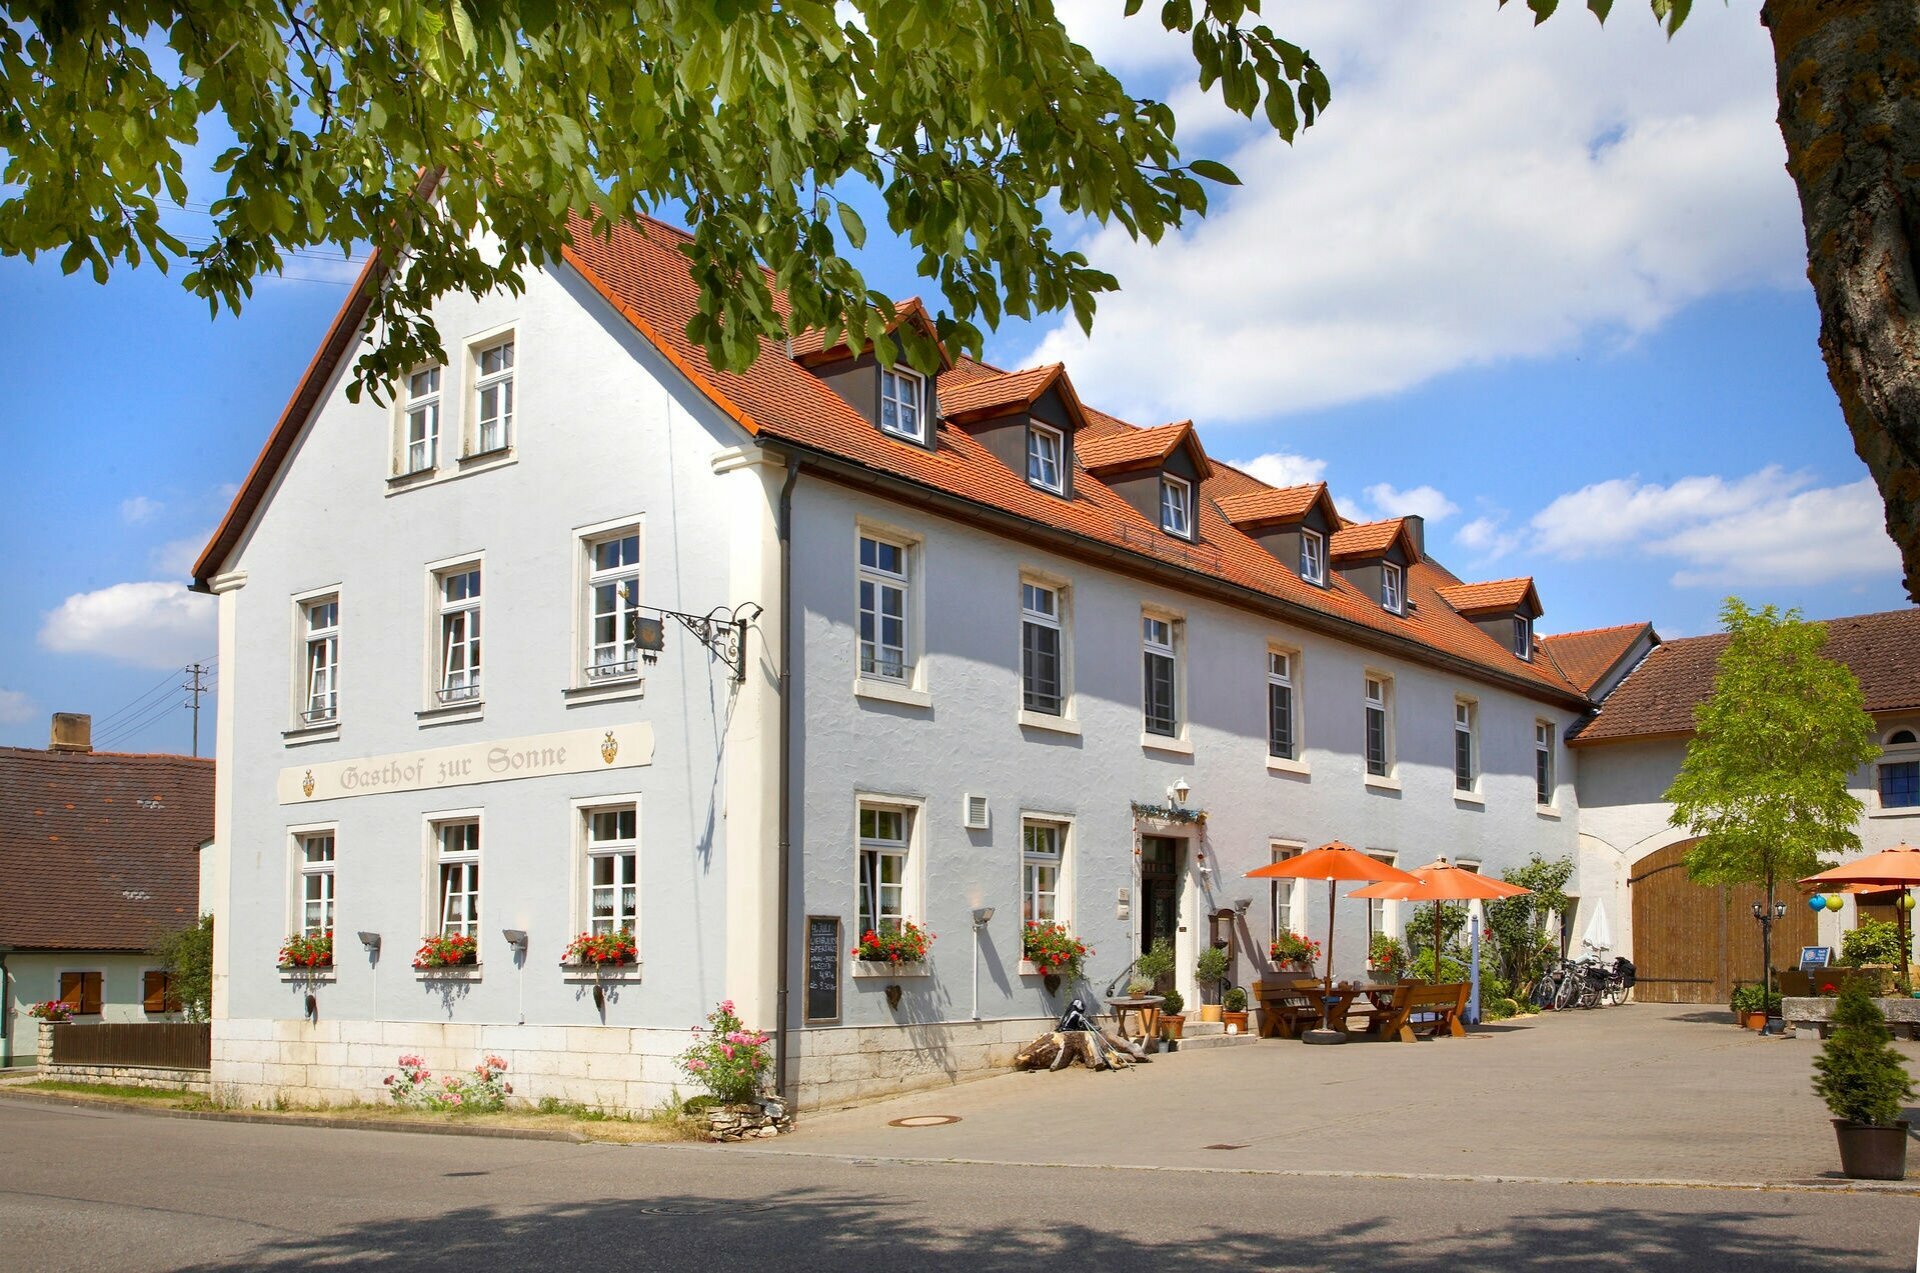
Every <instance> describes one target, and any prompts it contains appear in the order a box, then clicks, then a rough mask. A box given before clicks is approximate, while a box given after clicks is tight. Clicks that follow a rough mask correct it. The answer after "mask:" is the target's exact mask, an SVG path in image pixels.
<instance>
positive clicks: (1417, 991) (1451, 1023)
mask: <svg viewBox="0 0 1920 1273" xmlns="http://www.w3.org/2000/svg"><path fill="white" fill-rule="evenodd" d="M1467 989H1468V987H1467V983H1466V982H1464V981H1462V982H1453V983H1449V984H1443V985H1438V986H1429V985H1427V984H1426V983H1424V982H1419V981H1403V982H1401V983H1400V984H1399V986H1397V987H1395V989H1394V992H1393V998H1392V999H1391V1000H1390V1001H1389V1002H1388V1003H1386V1004H1385V1005H1384V1006H1382V1007H1380V1008H1378V1009H1376V1010H1375V1011H1374V1014H1373V1028H1372V1029H1371V1030H1370V1031H1368V1033H1369V1034H1371V1035H1372V1036H1373V1037H1374V1038H1376V1039H1397V1040H1399V1041H1400V1042H1402V1043H1412V1042H1413V1041H1414V1039H1415V1038H1417V1037H1418V1036H1420V1035H1422V1034H1425V1035H1427V1036H1428V1037H1430V1038H1438V1037H1439V1036H1440V1035H1441V1034H1450V1035H1452V1036H1453V1037H1454V1038H1456V1039H1458V1038H1464V1037H1465V1036H1466V1033H1467V1028H1466V1027H1465V1026H1464V1025H1462V1024H1461V1023H1460V1018H1461V1017H1462V1016H1463V1015H1465V1013H1466V1010H1467Z"/></svg>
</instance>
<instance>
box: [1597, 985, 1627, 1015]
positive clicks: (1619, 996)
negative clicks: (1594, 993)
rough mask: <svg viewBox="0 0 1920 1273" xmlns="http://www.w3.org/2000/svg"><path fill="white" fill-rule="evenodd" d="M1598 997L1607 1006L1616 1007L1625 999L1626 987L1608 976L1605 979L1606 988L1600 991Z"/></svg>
mask: <svg viewBox="0 0 1920 1273" xmlns="http://www.w3.org/2000/svg"><path fill="white" fill-rule="evenodd" d="M1600 997H1601V1000H1602V1001H1603V1002H1604V1003H1605V1004H1606V1005H1607V1006H1608V1007H1609V1008H1617V1007H1619V1006H1620V1005H1621V1004H1623V1003H1625V1002H1626V1001H1627V988H1626V986H1624V985H1622V984H1621V983H1620V982H1618V981H1615V980H1612V979H1611V978H1610V979H1608V981H1607V988H1606V989H1605V990H1603V991H1601V994H1600Z"/></svg>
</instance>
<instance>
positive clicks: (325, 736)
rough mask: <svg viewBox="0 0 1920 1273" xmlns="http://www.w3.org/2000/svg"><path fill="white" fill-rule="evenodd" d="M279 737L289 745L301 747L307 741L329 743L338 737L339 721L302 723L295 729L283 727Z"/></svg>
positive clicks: (336, 740)
mask: <svg viewBox="0 0 1920 1273" xmlns="http://www.w3.org/2000/svg"><path fill="white" fill-rule="evenodd" d="M280 737H281V738H283V739H285V740H286V743H287V746H289V747H303V746H305V745H306V744H308V743H331V742H338V741H339V739H340V722H339V721H338V720H330V721H328V722H327V723H326V724H324V725H302V726H300V727H299V728H297V729H284V730H281V731H280Z"/></svg>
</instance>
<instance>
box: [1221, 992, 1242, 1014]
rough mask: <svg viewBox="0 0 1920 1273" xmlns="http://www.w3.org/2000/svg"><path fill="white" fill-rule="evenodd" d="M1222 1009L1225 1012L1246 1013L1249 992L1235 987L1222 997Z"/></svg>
mask: <svg viewBox="0 0 1920 1273" xmlns="http://www.w3.org/2000/svg"><path fill="white" fill-rule="evenodd" d="M1220 1008H1221V1010H1222V1011H1224V1012H1245V1011H1246V1010H1247V992H1246V991H1244V990H1242V989H1241V988H1240V987H1238V986H1235V987H1234V988H1233V989H1231V990H1229V991H1227V993H1225V994H1223V995H1221V996H1220Z"/></svg>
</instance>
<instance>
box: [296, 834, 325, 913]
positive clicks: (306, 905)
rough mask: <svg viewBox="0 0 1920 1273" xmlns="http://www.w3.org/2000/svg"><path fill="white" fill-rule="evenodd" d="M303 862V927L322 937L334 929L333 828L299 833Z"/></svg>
mask: <svg viewBox="0 0 1920 1273" xmlns="http://www.w3.org/2000/svg"><path fill="white" fill-rule="evenodd" d="M296 844H297V849H298V854H299V865H300V931H301V932H302V933H304V934H306V935H307V936H309V937H318V936H320V935H322V934H324V933H330V932H332V931H333V902H334V887H333V832H331V831H314V832H309V833H307V834H305V835H301V836H299V837H298V839H297V841H296Z"/></svg>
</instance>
